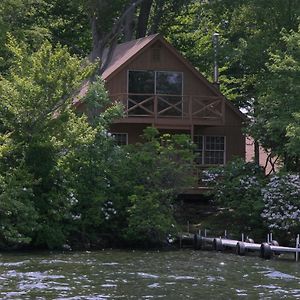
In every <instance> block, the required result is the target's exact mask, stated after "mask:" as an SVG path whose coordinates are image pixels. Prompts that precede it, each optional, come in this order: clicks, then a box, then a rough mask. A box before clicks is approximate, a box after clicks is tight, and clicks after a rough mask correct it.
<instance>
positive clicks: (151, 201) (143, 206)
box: [125, 186, 175, 247]
mask: <svg viewBox="0 0 300 300" xmlns="http://www.w3.org/2000/svg"><path fill="white" fill-rule="evenodd" d="M163 196H164V195H163V194H162V193H160V192H155V191H152V192H146V191H145V189H144V187H142V186H141V187H136V189H135V193H134V194H133V195H131V196H130V197H129V201H130V204H131V206H130V207H129V208H128V228H127V229H126V231H125V232H126V233H125V239H126V240H127V241H128V242H130V243H131V244H135V245H139V246H142V247H151V246H152V247H153V246H161V243H162V242H163V241H165V240H166V237H167V236H168V235H169V234H171V233H174V231H175V230H174V224H175V221H174V219H173V217H172V210H171V206H167V205H166V203H165V201H164V200H163V199H161V197H163Z"/></svg>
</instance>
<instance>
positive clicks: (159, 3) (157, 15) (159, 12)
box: [150, 0, 165, 33]
mask: <svg viewBox="0 0 300 300" xmlns="http://www.w3.org/2000/svg"><path fill="white" fill-rule="evenodd" d="M164 2H165V0H156V3H155V7H154V14H153V15H154V17H153V21H152V26H151V30H150V32H151V33H157V32H158V27H159V24H160V21H161V18H162V16H163V6H164Z"/></svg>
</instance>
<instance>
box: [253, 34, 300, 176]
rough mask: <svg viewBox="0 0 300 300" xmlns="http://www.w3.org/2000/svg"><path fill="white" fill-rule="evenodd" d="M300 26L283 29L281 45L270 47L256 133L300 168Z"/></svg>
mask: <svg viewBox="0 0 300 300" xmlns="http://www.w3.org/2000/svg"><path fill="white" fill-rule="evenodd" d="M299 30H300V29H298V31H297V32H294V31H290V32H286V31H283V32H282V37H281V42H282V48H281V49H278V50H277V51H270V52H269V55H270V60H269V63H268V65H267V67H268V73H267V74H266V75H265V77H264V81H263V82H261V84H260V86H259V88H260V100H259V103H258V108H257V112H256V115H257V117H256V119H255V122H254V124H253V128H252V132H253V135H254V136H255V137H256V138H257V139H258V140H259V141H260V142H261V143H262V145H263V146H264V147H266V148H271V149H272V151H273V152H274V153H275V154H276V155H279V156H280V157H281V158H282V159H283V161H284V163H285V167H286V168H287V170H292V171H293V170H294V171H299V170H300V163H299V159H300V152H299V147H298V146H299V135H298V133H299V112H300V105H299V94H300V63H299V61H300V31H299Z"/></svg>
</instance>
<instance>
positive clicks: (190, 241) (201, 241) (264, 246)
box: [179, 230, 300, 261]
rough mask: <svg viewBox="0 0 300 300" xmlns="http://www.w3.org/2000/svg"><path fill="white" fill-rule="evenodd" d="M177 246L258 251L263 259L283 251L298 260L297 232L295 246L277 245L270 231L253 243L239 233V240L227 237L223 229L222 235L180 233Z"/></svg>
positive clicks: (298, 243) (299, 250) (298, 239)
mask: <svg viewBox="0 0 300 300" xmlns="http://www.w3.org/2000/svg"><path fill="white" fill-rule="evenodd" d="M179 246H180V248H182V247H191V246H192V247H193V248H194V249H195V250H214V251H221V252H222V251H225V250H227V251H228V250H231V251H232V252H234V253H236V254H237V255H246V254H247V253H250V252H255V253H258V254H259V256H260V257H262V258H264V259H271V258H272V257H273V256H275V255H277V256H278V255H279V254H283V253H293V254H294V255H295V260H296V261H298V260H299V252H300V237H299V234H298V235H297V237H296V244H295V247H284V246H279V243H278V242H277V241H276V240H273V235H272V233H270V234H268V235H267V240H266V241H265V242H262V243H255V242H254V240H253V239H251V238H248V237H246V238H245V237H244V235H243V234H242V235H241V240H238V239H236V240H234V239H229V238H227V233H226V231H225V234H224V236H219V237H209V236H208V235H207V231H206V230H204V234H203V235H202V234H201V231H199V233H197V234H190V233H187V234H182V235H181V236H180V237H179Z"/></svg>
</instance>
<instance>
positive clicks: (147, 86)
mask: <svg viewBox="0 0 300 300" xmlns="http://www.w3.org/2000/svg"><path fill="white" fill-rule="evenodd" d="M128 93H129V94H156V95H157V94H166V95H182V73H181V72H172V71H129V72H128Z"/></svg>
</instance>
